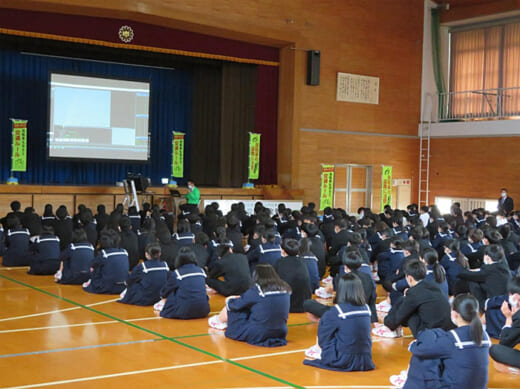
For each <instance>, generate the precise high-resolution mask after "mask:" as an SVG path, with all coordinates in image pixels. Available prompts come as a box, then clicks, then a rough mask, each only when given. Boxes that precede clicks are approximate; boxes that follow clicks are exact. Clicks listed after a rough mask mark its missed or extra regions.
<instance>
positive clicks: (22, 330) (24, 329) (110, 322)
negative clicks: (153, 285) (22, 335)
mask: <svg viewBox="0 0 520 389" xmlns="http://www.w3.org/2000/svg"><path fill="white" fill-rule="evenodd" d="M158 319H162V318H161V317H156V316H154V317H143V318H139V319H127V320H125V321H129V322H132V321H145V320H158ZM116 323H121V322H120V321H118V320H109V321H97V322H90V323H78V324H62V325H56V326H47V327H32V328H16V329H13V330H0V334H8V333H12V332H27V331H40V330H54V329H58V328H72V327H82V326H97V325H101V324H116Z"/></svg>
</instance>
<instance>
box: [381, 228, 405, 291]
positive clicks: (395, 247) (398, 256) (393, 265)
mask: <svg viewBox="0 0 520 389" xmlns="http://www.w3.org/2000/svg"><path fill="white" fill-rule="evenodd" d="M402 244H403V241H402V240H401V239H399V238H398V237H396V236H394V237H392V238H390V248H389V249H388V250H387V251H383V252H381V253H379V254H378V255H377V258H376V259H377V274H378V275H379V279H380V280H381V283H382V284H383V286H384V287H385V289H386V290H387V291H388V290H390V289H391V288H390V286H389V285H388V284H389V282H388V281H390V280H391V279H392V278H393V276H394V275H395V274H396V272H397V270H399V268H400V267H401V264H402V263H403V260H404V251H403V249H402Z"/></svg>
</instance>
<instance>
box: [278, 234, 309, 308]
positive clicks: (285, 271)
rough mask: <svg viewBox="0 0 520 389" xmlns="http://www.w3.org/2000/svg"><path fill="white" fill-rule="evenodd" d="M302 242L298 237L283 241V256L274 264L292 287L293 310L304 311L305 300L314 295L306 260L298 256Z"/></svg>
mask: <svg viewBox="0 0 520 389" xmlns="http://www.w3.org/2000/svg"><path fill="white" fill-rule="evenodd" d="M299 249H300V244H299V243H298V241H297V240H296V239H284V240H283V241H282V258H281V259H280V260H279V261H278V262H277V263H276V265H275V266H274V268H275V270H276V272H277V273H278V275H279V276H280V278H281V279H282V280H284V281H285V282H287V283H288V284H289V286H290V287H291V289H292V294H291V312H304V310H303V302H304V301H305V300H307V299H310V298H311V297H312V290H311V280H310V277H309V271H308V270H307V265H306V264H305V260H304V259H302V258H300V257H298V250H299Z"/></svg>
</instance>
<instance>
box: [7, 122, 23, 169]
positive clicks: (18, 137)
mask: <svg viewBox="0 0 520 389" xmlns="http://www.w3.org/2000/svg"><path fill="white" fill-rule="evenodd" d="M11 121H12V122H13V145H12V155H11V171H13V172H25V171H27V120H18V119H11Z"/></svg>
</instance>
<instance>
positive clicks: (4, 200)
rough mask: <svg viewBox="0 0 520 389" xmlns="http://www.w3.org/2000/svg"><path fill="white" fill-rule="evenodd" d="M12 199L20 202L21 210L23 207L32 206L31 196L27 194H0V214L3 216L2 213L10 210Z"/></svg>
mask: <svg viewBox="0 0 520 389" xmlns="http://www.w3.org/2000/svg"><path fill="white" fill-rule="evenodd" d="M14 200H18V201H19V202H20V203H21V204H22V208H21V211H22V212H23V210H24V208H25V207H31V206H32V196H31V195H28V194H20V195H16V196H12V195H9V194H0V215H1V216H2V217H4V215H5V214H6V213H8V212H11V202H12V201H14Z"/></svg>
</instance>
